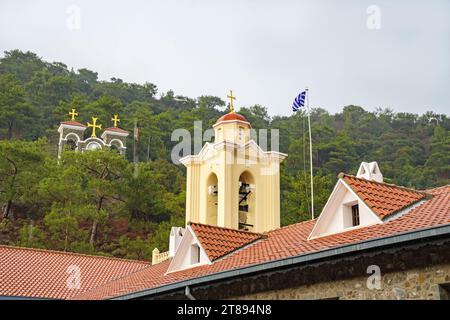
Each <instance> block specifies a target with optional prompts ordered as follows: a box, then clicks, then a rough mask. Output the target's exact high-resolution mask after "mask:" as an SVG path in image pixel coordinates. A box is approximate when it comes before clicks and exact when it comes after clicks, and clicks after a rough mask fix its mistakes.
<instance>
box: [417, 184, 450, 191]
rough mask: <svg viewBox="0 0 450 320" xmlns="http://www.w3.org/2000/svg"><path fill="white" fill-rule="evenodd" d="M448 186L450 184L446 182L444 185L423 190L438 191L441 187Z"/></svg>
mask: <svg viewBox="0 0 450 320" xmlns="http://www.w3.org/2000/svg"><path fill="white" fill-rule="evenodd" d="M448 187H450V184H445V185H443V186H440V187H434V188H431V189H425V190H423V192H430V191H437V190H439V189H444V188H448Z"/></svg>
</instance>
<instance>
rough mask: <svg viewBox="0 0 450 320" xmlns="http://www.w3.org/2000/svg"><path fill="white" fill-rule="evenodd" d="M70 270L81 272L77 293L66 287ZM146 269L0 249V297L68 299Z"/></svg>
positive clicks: (138, 265)
mask: <svg viewBox="0 0 450 320" xmlns="http://www.w3.org/2000/svg"><path fill="white" fill-rule="evenodd" d="M71 266H77V267H78V268H79V270H80V288H79V289H73V288H72V289H71V288H70V287H69V286H68V285H67V281H68V280H70V279H69V276H70V275H71V274H72V275H73V273H71V270H70V269H68V268H69V267H71ZM148 266H149V264H148V263H146V262H142V261H132V260H125V259H117V258H109V257H101V256H89V255H83V254H76V253H68V252H61V251H50V250H41V249H30V248H21V247H10V246H0V296H22V297H36V298H53V299H67V298H70V297H73V296H75V295H78V294H80V293H82V292H85V291H87V290H91V289H93V288H96V287H99V286H101V285H104V284H106V283H109V282H111V281H113V280H116V279H119V278H121V277H124V276H126V275H130V274H132V273H133V272H136V271H138V270H142V269H144V268H146V267H148ZM72 272H73V271H72Z"/></svg>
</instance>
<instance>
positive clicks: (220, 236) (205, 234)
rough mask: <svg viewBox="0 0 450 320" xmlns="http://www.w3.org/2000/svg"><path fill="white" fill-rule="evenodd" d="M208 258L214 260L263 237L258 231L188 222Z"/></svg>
mask: <svg viewBox="0 0 450 320" xmlns="http://www.w3.org/2000/svg"><path fill="white" fill-rule="evenodd" d="M190 225H191V228H192V230H193V231H194V233H195V235H196V236H197V239H198V240H199V241H200V244H201V245H202V247H203V249H205V251H206V254H207V255H208V258H209V259H210V260H211V261H214V260H216V259H218V258H220V257H223V256H224V255H226V254H228V253H230V252H233V251H235V250H237V249H239V248H242V247H244V246H246V245H248V244H250V243H252V242H255V241H256V240H259V239H261V238H263V237H264V235H262V234H260V233H254V232H248V231H239V230H235V229H228V228H221V227H216V226H210V225H206V224H200V223H190Z"/></svg>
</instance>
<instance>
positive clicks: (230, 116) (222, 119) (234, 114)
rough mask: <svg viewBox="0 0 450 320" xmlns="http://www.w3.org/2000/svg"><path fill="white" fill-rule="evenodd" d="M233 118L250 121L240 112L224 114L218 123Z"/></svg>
mask: <svg viewBox="0 0 450 320" xmlns="http://www.w3.org/2000/svg"><path fill="white" fill-rule="evenodd" d="M232 120H238V121H244V122H248V121H247V119H246V118H245V117H244V116H243V115H242V114H239V113H227V114H226V115H223V116H221V117H220V118H219V120H217V122H216V123H219V122H222V121H232Z"/></svg>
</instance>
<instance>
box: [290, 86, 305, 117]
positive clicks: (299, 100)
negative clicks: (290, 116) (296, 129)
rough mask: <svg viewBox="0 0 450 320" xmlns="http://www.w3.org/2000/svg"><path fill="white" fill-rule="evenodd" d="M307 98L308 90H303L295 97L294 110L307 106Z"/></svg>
mask: <svg viewBox="0 0 450 320" xmlns="http://www.w3.org/2000/svg"><path fill="white" fill-rule="evenodd" d="M305 98H306V91H303V92H302V93H300V94H299V95H298V96H297V97H296V98H295V99H294V102H293V103H292V111H293V112H296V111H298V109H300V108H301V107H304V106H305Z"/></svg>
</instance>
